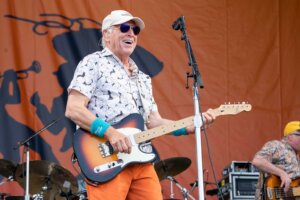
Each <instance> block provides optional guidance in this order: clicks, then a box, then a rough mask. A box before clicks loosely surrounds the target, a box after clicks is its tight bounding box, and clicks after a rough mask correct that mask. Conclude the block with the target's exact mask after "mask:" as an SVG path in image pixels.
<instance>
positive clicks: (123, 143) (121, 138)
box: [105, 127, 132, 154]
mask: <svg viewBox="0 0 300 200" xmlns="http://www.w3.org/2000/svg"><path fill="white" fill-rule="evenodd" d="M105 137H106V139H107V140H108V141H109V143H110V144H111V145H112V147H113V148H114V152H115V153H118V152H121V153H128V154H129V153H131V147H132V144H131V142H130V139H129V138H128V137H127V136H126V135H124V134H123V133H121V132H119V131H118V130H117V129H115V128H113V127H109V128H108V129H107V131H106V132H105Z"/></svg>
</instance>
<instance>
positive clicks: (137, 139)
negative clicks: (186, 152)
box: [73, 102, 251, 184]
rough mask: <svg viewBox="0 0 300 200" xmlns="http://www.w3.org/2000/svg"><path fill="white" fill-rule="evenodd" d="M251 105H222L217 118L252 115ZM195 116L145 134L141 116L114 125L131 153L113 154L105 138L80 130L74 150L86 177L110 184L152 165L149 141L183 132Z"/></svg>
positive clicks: (133, 115) (217, 109)
mask: <svg viewBox="0 0 300 200" xmlns="http://www.w3.org/2000/svg"><path fill="white" fill-rule="evenodd" d="M250 110H251V105H250V104H247V103H245V102H243V103H238V104H223V105H221V106H220V107H219V108H216V109H213V111H212V112H213V113H214V115H215V116H220V115H235V114H238V113H240V112H242V111H250ZM193 122H194V116H191V117H187V118H184V119H181V120H178V121H175V122H172V123H170V124H167V125H162V126H159V127H155V128H153V129H149V130H146V131H144V120H143V117H142V116H141V115H140V114H131V115H129V116H127V117H126V118H124V119H123V120H121V121H120V122H119V123H117V124H115V125H113V127H114V128H116V129H118V131H120V132H122V133H123V134H126V135H127V136H128V137H129V139H130V141H131V144H132V149H131V153H130V154H127V153H120V152H119V153H114V149H113V147H112V146H111V144H110V143H109V141H108V140H106V139H105V138H100V137H98V136H96V135H93V134H90V133H89V132H88V131H86V130H83V129H78V130H77V131H76V132H75V134H74V137H73V148H74V152H75V155H76V157H77V161H78V164H79V167H80V168H81V171H82V173H83V174H84V176H85V177H86V178H87V179H88V180H90V181H92V182H94V183H96V184H98V183H103V182H106V181H109V180H110V179H112V178H114V177H115V176H116V175H117V174H118V173H120V172H121V171H122V170H123V169H124V168H125V167H126V166H127V165H129V164H132V163H148V162H152V161H153V160H154V159H155V157H156V154H155V152H154V151H153V148H152V145H151V142H150V140H151V139H154V138H156V137H159V136H162V135H165V134H167V133H170V132H172V131H175V130H177V129H180V128H184V127H187V126H189V125H192V124H193Z"/></svg>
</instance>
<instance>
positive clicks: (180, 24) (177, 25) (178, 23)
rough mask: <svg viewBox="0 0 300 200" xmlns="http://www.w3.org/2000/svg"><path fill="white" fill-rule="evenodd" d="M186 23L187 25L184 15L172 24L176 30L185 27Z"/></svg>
mask: <svg viewBox="0 0 300 200" xmlns="http://www.w3.org/2000/svg"><path fill="white" fill-rule="evenodd" d="M184 25H185V20H184V16H181V17H179V18H178V19H177V20H176V21H175V22H174V23H173V24H172V28H173V29H174V30H175V31H177V30H179V29H183V27H184Z"/></svg>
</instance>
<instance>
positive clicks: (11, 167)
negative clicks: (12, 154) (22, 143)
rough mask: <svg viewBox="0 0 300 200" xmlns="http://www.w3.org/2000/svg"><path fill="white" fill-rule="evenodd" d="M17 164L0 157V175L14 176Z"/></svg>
mask: <svg viewBox="0 0 300 200" xmlns="http://www.w3.org/2000/svg"><path fill="white" fill-rule="evenodd" d="M16 169H17V165H16V164H15V163H13V162H12V161H10V160H5V159H0V175H2V176H4V177H6V178H8V177H10V176H14V174H15V171H16Z"/></svg>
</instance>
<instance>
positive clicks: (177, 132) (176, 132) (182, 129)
mask: <svg viewBox="0 0 300 200" xmlns="http://www.w3.org/2000/svg"><path fill="white" fill-rule="evenodd" d="M187 134H189V133H188V132H187V130H186V128H181V129H178V130H176V131H173V132H172V135H174V136H180V135H187Z"/></svg>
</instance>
